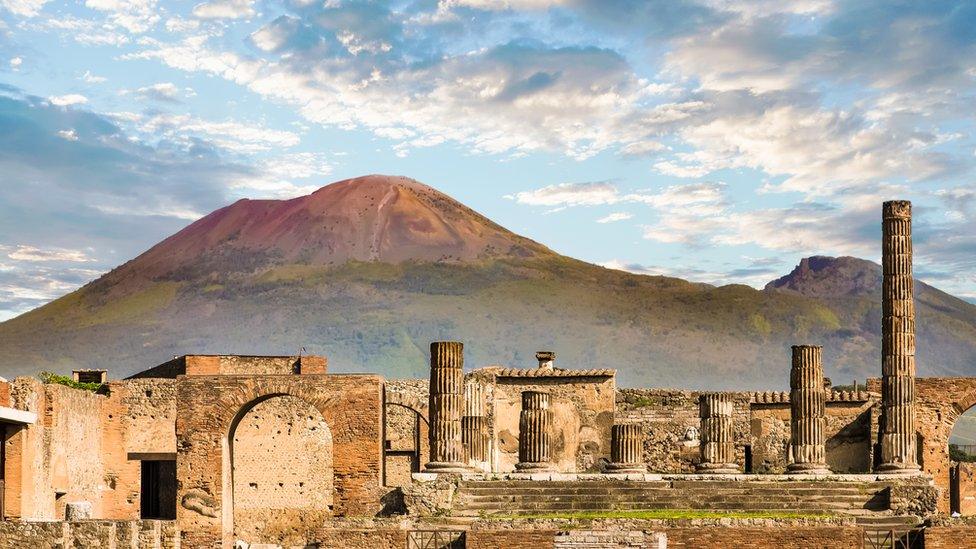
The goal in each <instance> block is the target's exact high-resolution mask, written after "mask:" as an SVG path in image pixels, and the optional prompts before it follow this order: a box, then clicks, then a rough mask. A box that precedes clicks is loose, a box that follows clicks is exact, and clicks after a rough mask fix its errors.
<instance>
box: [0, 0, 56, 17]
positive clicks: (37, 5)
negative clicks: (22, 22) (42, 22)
mask: <svg viewBox="0 0 976 549" xmlns="http://www.w3.org/2000/svg"><path fill="white" fill-rule="evenodd" d="M48 1H49V0H0V8H3V9H5V10H7V11H9V12H10V13H12V14H14V15H19V16H21V17H34V16H36V15H37V14H38V13H40V11H41V9H42V8H43V7H44V4H47V3H48Z"/></svg>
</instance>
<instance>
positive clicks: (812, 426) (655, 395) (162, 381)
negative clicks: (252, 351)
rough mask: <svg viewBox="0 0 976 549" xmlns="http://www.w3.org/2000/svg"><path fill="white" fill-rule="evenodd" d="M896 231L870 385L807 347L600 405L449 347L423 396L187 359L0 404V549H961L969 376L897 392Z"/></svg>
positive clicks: (351, 379)
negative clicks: (715, 376)
mask: <svg viewBox="0 0 976 549" xmlns="http://www.w3.org/2000/svg"><path fill="white" fill-rule="evenodd" d="M910 208H911V207H910V204H909V203H907V202H888V203H885V205H884V208H883V226H884V232H883V233H884V239H883V243H882V246H883V272H884V297H883V319H882V349H883V353H882V354H883V356H882V357H880V368H879V372H880V375H881V377H880V378H877V379H871V380H868V382H867V383H866V386H864V387H855V388H854V389H853V390H843V391H841V390H834V389H833V388H832V387H831V386H830V385H829V380H825V378H824V377H823V363H822V349H821V348H820V347H818V346H816V345H807V344H805V343H807V342H797V343H798V345H797V346H795V347H794V348H793V350H792V356H784V357H783V365H784V367H783V371H782V375H783V379H784V380H785V379H787V378H788V379H789V382H790V391H789V392H788V393H787V392H768V391H766V392H763V391H759V392H694V391H681V390H668V389H620V388H617V387H616V385H615V375H616V372H615V370H613V369H607V368H589V367H587V368H580V369H571V368H562V367H561V365H559V361H558V358H557V356H556V353H555V352H551V351H541V352H539V353H537V355H536V356H537V359H538V364H537V365H536V364H533V365H530V366H529V367H522V368H512V367H502V366H487V367H478V368H474V369H468V370H467V371H466V370H465V366H466V365H465V364H464V347H463V344H462V343H460V342H434V343H432V344H431V347H430V367H431V368H430V377H429V379H426V380H397V381H393V380H384V379H383V378H382V377H380V376H377V375H371V374H356V375H346V374H330V373H329V372H328V365H327V360H326V359H325V358H324V357H316V356H279V357H270V356H262V357H253V356H196V355H191V356H183V357H178V358H175V359H173V360H171V361H169V362H167V363H165V364H161V365H159V366H156V367H154V368H150V369H148V370H145V371H144V372H142V373H140V374H137V375H135V376H132V377H131V378H128V379H124V380H112V379H107V378H106V375H105V372H101V371H85V372H76V375H75V377H74V379H73V380H64V383H54V382H49V383H42V382H41V381H38V380H36V379H33V378H17V379H15V380H13V381H10V382H2V383H0V422H2V427H3V445H2V452H0V465H2V467H0V471H2V490H0V494H2V500H0V506H2V516H3V519H4V520H3V522H2V523H0V546H2V547H67V546H72V547H119V548H122V547H138V548H156V547H187V548H196V547H207V548H212V547H227V548H229V547H235V546H236V547H323V548H325V547H352V548H365V547H369V548H371V549H372V548H381V549H386V548H389V549H393V548H408V549H409V548H411V547H418V548H419V547H438V548H441V547H454V548H458V547H471V548H488V547H515V548H518V547H532V548H533V549H540V548H553V549H557V548H563V549H568V548H586V547H590V548H604V547H654V548H664V547H737V546H743V545H749V546H753V547H777V548H781V547H862V546H869V547H870V546H878V547H880V546H883V545H865V543H871V544H874V543H883V540H884V539H888V540H889V542H891V543H892V545H888V546H894V545H893V543H894V542H895V540H899V542H902V543H904V544H905V545H904V546H913V545H912V544H913V543H916V542H918V540H921V539H923V538H924V542H925V544H926V547H974V546H976V541H974V540H976V522H974V521H971V520H968V519H967V518H966V515H974V514H976V475H974V471H973V468H972V467H971V466H969V465H954V464H952V462H951V461H950V457H949V453H948V438H949V434H950V432H951V430H952V427H953V425H954V423H955V421H956V420H957V419H958V418H959V416H960V415H961V414H962V413H963V412H964V411H966V410H967V409H969V408H970V407H972V406H974V405H976V378H916V376H915V363H914V356H915V344H914V334H915V315H914V302H913V282H912V281H913V279H912V271H911V269H912V261H911V257H912V255H911V254H912V247H911V209H910ZM669 512H671V514H669ZM954 512H955V513H957V514H959V515H963V516H962V517H960V518H950V515H951V513H954ZM878 539H881V540H882V542H878V541H877V540H878ZM919 546H920V545H919Z"/></svg>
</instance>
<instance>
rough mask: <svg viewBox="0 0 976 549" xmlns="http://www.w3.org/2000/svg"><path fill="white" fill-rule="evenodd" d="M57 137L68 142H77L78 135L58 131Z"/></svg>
mask: <svg viewBox="0 0 976 549" xmlns="http://www.w3.org/2000/svg"><path fill="white" fill-rule="evenodd" d="M58 136H60V137H61V138H63V139H67V140H68V141H78V134H77V133H75V131H74V130H70V129H69V130H58Z"/></svg>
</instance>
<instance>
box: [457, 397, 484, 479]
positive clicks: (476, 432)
mask: <svg viewBox="0 0 976 549" xmlns="http://www.w3.org/2000/svg"><path fill="white" fill-rule="evenodd" d="M461 444H462V446H463V448H464V462H465V464H467V465H469V466H476V467H478V466H484V465H485V464H487V462H488V444H489V435H488V418H487V417H486V416H485V395H484V386H482V385H481V384H480V383H478V382H477V381H473V382H470V383H468V384H466V385H465V386H464V415H463V416H462V417H461Z"/></svg>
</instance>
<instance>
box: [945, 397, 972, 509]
mask: <svg viewBox="0 0 976 549" xmlns="http://www.w3.org/2000/svg"><path fill="white" fill-rule="evenodd" d="M949 508H950V511H951V512H953V513H959V514H961V515H962V516H974V515H976V406H973V407H971V408H969V410H967V411H966V412H964V413H963V414H962V415H961V416H959V418H958V419H957V420H956V422H955V425H953V427H952V432H951V433H950V434H949Z"/></svg>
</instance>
